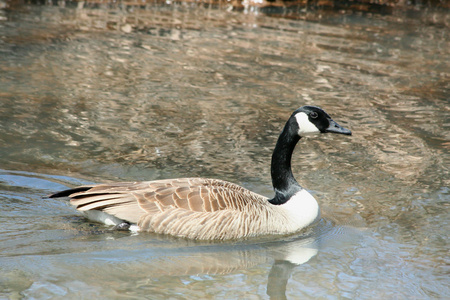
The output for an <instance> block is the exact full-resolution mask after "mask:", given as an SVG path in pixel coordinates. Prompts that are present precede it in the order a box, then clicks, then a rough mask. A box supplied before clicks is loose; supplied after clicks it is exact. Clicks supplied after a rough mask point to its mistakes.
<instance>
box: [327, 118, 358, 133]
mask: <svg viewBox="0 0 450 300" xmlns="http://www.w3.org/2000/svg"><path fill="white" fill-rule="evenodd" d="M329 121H330V126H328V128H327V129H325V132H332V133H340V134H345V135H352V132H351V131H350V130H348V129H347V128H344V127H342V126H341V125H339V124H338V123H336V122H335V121H333V120H331V119H329Z"/></svg>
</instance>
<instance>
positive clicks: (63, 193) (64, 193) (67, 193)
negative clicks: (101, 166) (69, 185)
mask: <svg viewBox="0 0 450 300" xmlns="http://www.w3.org/2000/svg"><path fill="white" fill-rule="evenodd" d="M91 188H92V186H80V187H77V188H73V189H69V190H64V191H61V192H57V193H54V194H51V195H48V198H61V197H69V196H70V195H72V194H75V193H79V192H84V191H87V190H89V189H91Z"/></svg>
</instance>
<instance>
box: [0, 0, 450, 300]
mask: <svg viewBox="0 0 450 300" xmlns="http://www.w3.org/2000/svg"><path fill="white" fill-rule="evenodd" d="M10 3H11V5H10ZM14 3H15V5H16V6H14V5H13V4H14ZM59 3H61V4H62V3H63V2H59ZM65 4H66V6H65V7H62V6H50V5H48V6H33V5H23V4H21V3H16V2H8V5H6V3H5V2H4V1H1V0H0V7H2V8H1V9H0V52H1V54H0V74H1V75H0V97H1V101H0V164H1V166H2V169H7V170H15V171H2V172H1V173H0V206H1V210H0V219H1V223H2V226H1V229H0V240H1V241H2V242H1V243H0V266H1V268H2V274H3V276H0V298H2V297H15V298H20V297H28V298H33V297H35V298H44V296H46V295H50V296H53V297H63V296H64V297H66V298H67V297H69V298H88V297H90V298H102V297H114V298H116V297H127V298H130V297H136V298H142V297H145V296H148V295H152V296H148V297H154V298H158V297H159V298H169V297H173V298H180V295H184V296H185V297H187V298H196V299H197V298H208V297H213V296H214V297H221V298H251V297H254V296H255V295H257V296H259V297H261V298H264V297H266V290H267V287H269V288H268V293H269V294H270V295H272V296H273V297H280V298H282V297H283V296H284V295H286V297H287V298H316V297H322V298H330V297H340V298H367V297H373V298H380V299H385V298H408V299H409V298H448V295H450V291H449V289H448V285H447V282H448V274H447V268H446V266H447V262H446V260H445V259H446V257H447V252H448V242H447V238H446V237H447V234H448V229H449V228H448V209H447V208H448V200H449V188H448V187H449V185H450V181H449V175H448V174H449V172H448V165H449V164H448V162H449V155H448V150H449V139H450V136H449V132H450V131H449V130H448V98H449V89H448V82H449V72H448V70H449V65H448V62H449V61H450V53H449V49H450V45H449V41H450V38H449V36H448V35H449V32H450V31H449V30H448V24H449V22H448V13H447V11H445V10H437V9H436V10H434V9H426V10H425V9H423V10H408V9H402V10H396V9H395V8H393V9H392V11H390V12H389V14H387V15H382V14H377V13H374V14H371V13H369V14H365V13H358V12H355V11H347V12H344V11H339V12H333V11H330V12H327V11H320V10H306V11H303V12H298V11H295V10H293V9H292V8H291V10H288V9H286V10H282V9H281V10H278V9H274V10H272V11H271V13H273V15H272V17H271V16H268V15H265V14H263V13H261V11H260V10H259V11H255V12H251V11H250V10H247V11H243V12H236V11H229V10H226V9H225V8H224V7H220V5H219V7H218V8H215V7H212V6H208V5H194V4H189V5H187V4H176V5H157V4H149V5H148V6H147V7H146V8H141V7H138V6H136V7H131V5H129V6H114V5H111V6H107V5H101V4H98V5H97V4H95V5H94V4H88V3H87V2H84V4H83V3H82V2H80V4H78V3H76V4H72V3H71V2H65ZM78 5H80V6H78ZM191 5H192V6H191ZM3 7H6V9H4V8H3ZM193 8H194V9H193ZM280 12H281V13H280ZM280 15H283V16H280ZM273 16H274V17H273ZM302 19H305V20H314V21H313V22H309V21H304V20H302ZM305 104H311V105H318V106H321V107H324V108H325V109H332V111H333V115H336V119H340V120H341V119H342V120H348V124H342V125H344V126H348V127H349V128H351V129H352V131H353V132H354V135H353V137H352V139H351V141H346V140H336V139H332V138H329V137H326V138H325V139H324V140H317V139H316V140H308V142H307V143H302V145H300V147H298V148H297V149H296V151H295V153H294V155H293V160H294V161H293V171H294V174H295V175H296V176H297V178H298V179H299V181H300V183H301V184H303V185H304V186H305V187H307V188H310V189H312V191H311V192H312V193H313V194H314V196H315V197H316V198H317V199H318V200H319V202H320V204H321V207H322V209H323V211H324V212H325V213H324V219H323V223H322V225H321V226H322V227H320V226H319V229H320V230H319V232H316V233H314V234H312V235H311V236H309V235H308V237H309V238H311V240H309V239H308V238H307V239H304V240H303V241H301V240H300V239H299V240H295V239H289V240H283V241H279V242H280V243H276V242H271V241H255V242H248V243H242V244H226V245H223V244H219V245H214V244H207V245H206V244H190V243H188V242H185V241H180V240H165V239H161V238H160V237H155V236H149V235H138V236H128V235H126V236H124V235H122V234H121V233H110V232H105V230H104V228H103V227H100V226H99V225H98V224H93V223H85V220H84V219H82V218H81V217H80V216H79V215H77V213H76V212H75V211H74V210H73V208H71V207H70V206H68V205H67V203H65V202H63V201H55V200H50V199H45V200H43V199H42V198H41V197H42V196H44V195H46V194H49V193H51V192H54V191H57V190H61V189H63V188H65V187H66V186H78V185H80V184H83V183H91V182H96V183H99V182H105V181H110V180H111V181H120V180H124V181H125V180H143V179H145V180H152V179H162V178H174V177H187V176H207V177H213V178H223V179H227V180H229V181H232V182H235V183H238V184H242V185H243V186H245V187H246V188H249V189H251V190H253V191H255V192H258V193H261V194H264V195H267V196H271V195H272V190H271V188H270V174H269V168H268V167H269V163H268V162H269V161H270V155H271V152H272V150H273V146H274V143H275V139H276V138H277V136H278V133H279V131H280V128H281V126H282V123H283V122H284V120H285V119H286V116H287V115H288V114H289V113H290V112H291V111H292V110H293V109H295V108H297V107H299V106H301V105H305ZM43 174H59V175H64V176H69V177H57V176H47V175H43ZM74 178H85V179H86V180H77V179H74ZM327 212H328V214H327ZM351 218H354V220H356V221H355V222H353V221H351V222H350V225H351V226H350V227H357V228H360V227H363V226H361V225H360V224H358V222H360V221H361V222H362V223H363V224H364V227H365V228H367V230H366V231H364V232H362V233H358V234H355V233H352V231H351V230H350V229H349V228H348V227H346V226H345V225H346V224H347V221H348V220H349V219H351ZM355 224H356V225H355ZM355 236H357V237H356V238H352V237H355ZM347 238H348V240H347V242H346V241H345V240H346V239H347ZM340 241H342V243H340ZM297 242H298V243H299V244H300V245H298V244H297ZM290 245H291V246H290ZM291 248H292V249H291ZM291 250H295V251H293V252H292V251H291ZM292 253H296V254H299V253H304V254H306V255H305V256H304V257H308V256H311V257H313V258H312V259H309V260H307V258H305V259H304V260H303V261H302V259H301V257H302V255H292ZM286 257H288V258H286ZM295 257H297V259H296V260H295V261H296V263H297V264H299V263H301V262H304V263H303V264H302V265H296V264H295V263H293V261H294V258H295ZM295 261H294V262H295ZM190 262H191V263H192V264H189V263H190ZM291 263H293V265H291ZM168 266H171V268H172V271H173V272H172V271H170V270H169V268H168ZM179 266H182V270H180V269H178V270H177V269H176V268H177V267H179ZM291 267H292V268H291ZM202 270H203V271H202ZM220 270H222V271H220ZM164 272H165V273H164ZM196 272H198V273H196ZM159 273H161V274H166V275H164V276H163V275H158V274H159ZM175 274H179V275H175ZM187 274H189V275H187ZM269 274H270V279H269V281H268V277H269ZM380 274H381V275H380ZM152 276H153V277H152ZM273 278H276V279H273ZM287 278H289V279H287ZM286 282H287V285H286V284H285V283H286ZM368 295H370V296H368Z"/></svg>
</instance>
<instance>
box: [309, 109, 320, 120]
mask: <svg viewBox="0 0 450 300" xmlns="http://www.w3.org/2000/svg"><path fill="white" fill-rule="evenodd" d="M309 116H310V117H311V118H312V119H317V117H318V116H319V115H318V114H317V113H316V112H315V111H312V112H311V113H310V114H309Z"/></svg>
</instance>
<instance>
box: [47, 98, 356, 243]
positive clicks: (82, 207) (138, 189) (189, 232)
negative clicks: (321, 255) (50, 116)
mask: <svg viewBox="0 0 450 300" xmlns="http://www.w3.org/2000/svg"><path fill="white" fill-rule="evenodd" d="M326 132H332V133H340V134H346V135H351V131H350V130H348V129H346V128H343V127H342V126H340V125H338V124H337V123H336V122H334V121H333V120H332V119H331V117H330V116H329V115H328V114H327V113H326V112H325V111H323V110H322V109H320V108H318V107H315V106H303V107H300V108H299V109H297V110H296V111H294V112H293V113H292V115H291V117H290V118H289V120H288V121H287V122H286V125H285V126H284V129H283V131H282V132H281V134H280V136H279V138H278V141H277V143H276V146H275V149H274V151H273V154H272V164H271V176H272V184H273V188H274V191H275V196H274V197H273V198H272V199H269V198H266V197H264V196H262V195H259V194H256V193H254V192H251V191H249V190H247V189H245V188H243V187H240V186H238V185H236V184H233V183H230V182H227V181H223V180H217V179H206V178H180V179H166V180H155V181H143V182H122V183H112V184H99V185H92V186H80V187H77V188H74V189H69V190H65V191H61V192H59V193H55V194H53V195H50V196H49V197H51V198H57V197H70V203H71V204H72V205H74V206H76V208H77V210H79V211H82V212H83V213H84V214H85V215H86V216H87V218H89V219H91V220H94V221H99V222H102V223H105V224H107V225H115V226H116V228H118V229H127V230H128V229H129V230H133V231H144V232H145V231H147V232H155V233H160V234H169V235H173V236H177V237H186V238H191V239H199V240H226V239H238V238H245V237H254V236H260V235H285V234H291V233H295V232H297V231H299V230H301V229H302V228H305V227H307V226H309V225H311V224H312V223H314V222H315V221H316V220H318V219H319V216H320V210H319V205H318V204H317V201H316V200H315V199H314V197H313V196H312V195H311V194H310V193H308V192H307V191H306V190H305V189H303V188H302V187H301V186H300V185H299V184H298V182H297V181H296V180H295V178H294V175H293V174H292V170H291V157H292V152H293V151H294V148H295V145H296V144H297V142H298V141H299V140H300V138H301V137H302V136H306V135H311V134H316V133H326Z"/></svg>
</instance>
